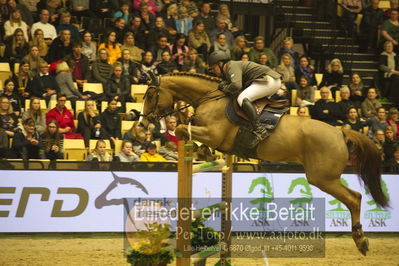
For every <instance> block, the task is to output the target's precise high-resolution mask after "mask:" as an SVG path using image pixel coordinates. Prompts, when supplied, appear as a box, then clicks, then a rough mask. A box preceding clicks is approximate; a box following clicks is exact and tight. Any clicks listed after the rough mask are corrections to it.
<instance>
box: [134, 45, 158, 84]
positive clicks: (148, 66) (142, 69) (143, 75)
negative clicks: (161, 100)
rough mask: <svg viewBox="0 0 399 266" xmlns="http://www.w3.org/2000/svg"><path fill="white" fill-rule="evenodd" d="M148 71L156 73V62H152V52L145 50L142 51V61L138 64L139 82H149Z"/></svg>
mask: <svg viewBox="0 0 399 266" xmlns="http://www.w3.org/2000/svg"><path fill="white" fill-rule="evenodd" d="M150 71H151V72H153V73H154V74H155V75H158V71H157V64H154V60H153V56H152V53H151V52H150V51H147V52H145V53H144V56H143V61H142V62H141V64H140V66H139V73H138V74H139V75H138V77H139V81H140V83H141V84H148V83H150V82H151V77H150V75H149V72H150Z"/></svg>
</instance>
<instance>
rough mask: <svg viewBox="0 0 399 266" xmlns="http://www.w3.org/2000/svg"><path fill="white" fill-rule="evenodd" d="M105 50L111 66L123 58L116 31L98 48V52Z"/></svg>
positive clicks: (107, 36) (110, 33) (106, 37)
mask: <svg viewBox="0 0 399 266" xmlns="http://www.w3.org/2000/svg"><path fill="white" fill-rule="evenodd" d="M104 48H105V49H106V50H107V52H108V63H110V64H111V65H112V64H114V63H115V62H116V60H118V58H119V57H121V49H120V48H119V45H118V44H117V40H116V32H115V31H110V32H108V33H107V34H106V35H105V41H104V42H103V43H100V45H99V46H98V50H100V49H104Z"/></svg>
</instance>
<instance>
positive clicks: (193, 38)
mask: <svg viewBox="0 0 399 266" xmlns="http://www.w3.org/2000/svg"><path fill="white" fill-rule="evenodd" d="M188 44H189V46H190V47H192V48H194V49H196V50H197V51H198V52H199V53H200V54H202V55H203V56H204V58H207V56H208V52H209V49H210V48H211V42H210V40H209V37H208V34H207V33H206V31H205V24H204V22H203V21H201V20H198V21H196V22H195V24H194V28H193V29H192V30H190V31H189V32H188Z"/></svg>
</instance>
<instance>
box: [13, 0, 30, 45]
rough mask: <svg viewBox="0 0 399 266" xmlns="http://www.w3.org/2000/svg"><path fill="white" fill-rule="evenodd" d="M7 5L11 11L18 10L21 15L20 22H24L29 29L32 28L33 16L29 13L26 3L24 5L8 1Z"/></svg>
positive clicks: (19, 2)
mask: <svg viewBox="0 0 399 266" xmlns="http://www.w3.org/2000/svg"><path fill="white" fill-rule="evenodd" d="M8 5H9V6H10V7H11V10H14V9H18V10H19V11H20V13H21V18H22V20H23V21H25V22H26V24H27V25H29V27H30V26H32V24H33V16H32V13H31V11H30V10H29V9H28V7H27V5H26V3H24V1H18V3H17V2H16V1H15V0H9V1H8ZM10 19H11V18H10ZM26 39H28V38H26Z"/></svg>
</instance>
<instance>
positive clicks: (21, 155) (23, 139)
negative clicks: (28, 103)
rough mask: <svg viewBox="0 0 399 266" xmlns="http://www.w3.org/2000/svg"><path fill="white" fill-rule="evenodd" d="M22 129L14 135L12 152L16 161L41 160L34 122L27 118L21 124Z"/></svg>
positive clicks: (39, 142) (39, 140) (39, 139)
mask: <svg viewBox="0 0 399 266" xmlns="http://www.w3.org/2000/svg"><path fill="white" fill-rule="evenodd" d="M22 126H23V127H22V129H20V130H18V131H17V132H16V133H15V135H14V140H13V142H12V148H11V150H12V152H13V154H14V155H15V158H17V159H24V160H27V159H41V158H42V152H41V148H42V146H41V138H40V135H39V133H38V132H37V131H36V128H35V121H34V120H33V119H32V118H28V119H26V120H24V121H23V122H22Z"/></svg>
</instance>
